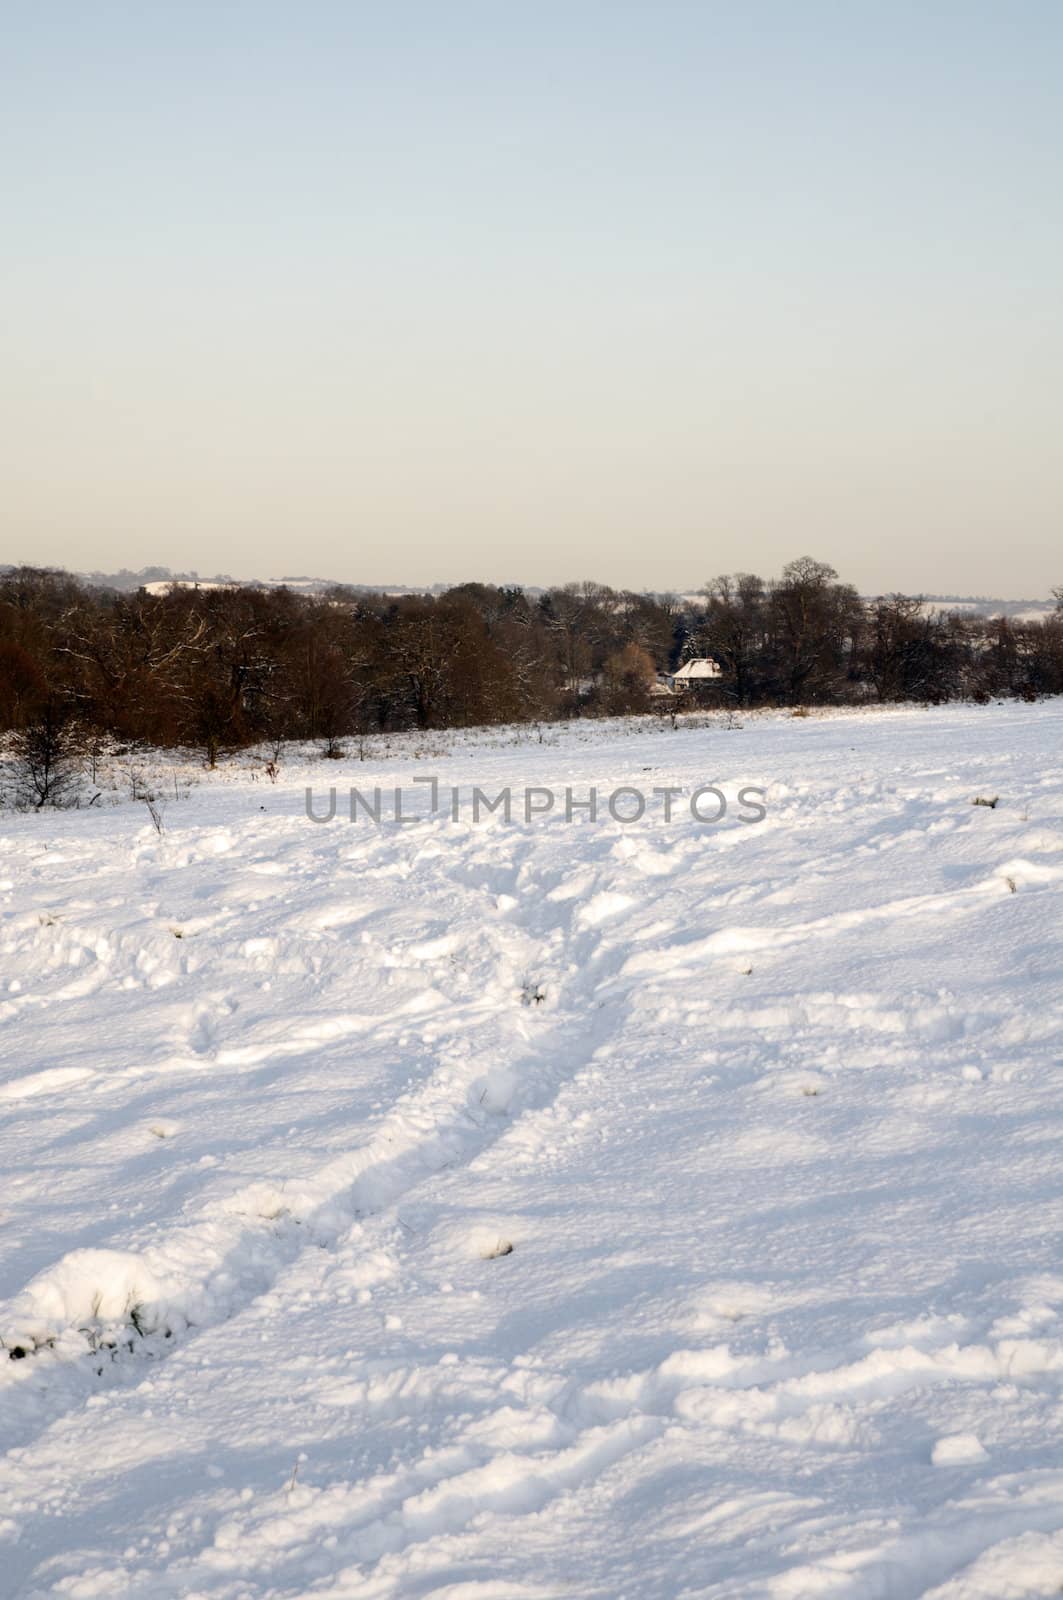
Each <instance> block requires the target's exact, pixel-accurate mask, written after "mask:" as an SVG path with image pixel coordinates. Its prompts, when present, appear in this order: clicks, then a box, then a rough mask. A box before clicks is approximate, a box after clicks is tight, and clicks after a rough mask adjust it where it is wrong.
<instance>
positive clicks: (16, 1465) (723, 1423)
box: [0, 703, 1063, 1600]
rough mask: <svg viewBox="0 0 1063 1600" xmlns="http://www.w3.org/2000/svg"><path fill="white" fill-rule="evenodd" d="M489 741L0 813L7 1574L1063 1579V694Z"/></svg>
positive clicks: (984, 1593) (975, 1593)
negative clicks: (449, 802) (396, 803)
mask: <svg viewBox="0 0 1063 1600" xmlns="http://www.w3.org/2000/svg"><path fill="white" fill-rule="evenodd" d="M448 747H449V750H450V753H449V754H446V755H441V754H438V753H437V754H435V755H432V754H431V753H429V756H428V759H422V760H421V761H414V760H412V759H403V758H402V756H401V754H393V755H392V756H391V757H390V758H389V759H388V760H387V762H386V763H385V764H383V765H380V764H377V762H376V761H375V760H370V761H368V762H367V761H361V762H358V761H354V762H351V763H350V764H345V763H325V762H320V761H318V762H316V763H314V764H313V765H312V766H311V765H303V766H296V765H291V766H288V767H285V768H284V769H283V770H282V772H281V777H280V781H279V782H278V783H277V784H276V785H275V786H274V785H270V784H269V783H268V782H267V781H266V780H265V779H264V778H263V777H262V776H261V775H260V776H258V777H253V776H252V775H251V773H250V772H248V771H246V770H245V769H230V770H229V771H228V772H224V773H220V774H218V775H216V776H211V775H204V776H203V778H202V780H201V782H200V783H199V784H198V786H197V787H196V788H195V789H194V790H193V791H192V792H191V794H190V795H189V797H188V798H187V799H184V800H176V799H175V800H174V801H173V802H172V803H171V804H170V806H169V807H168V808H167V809H166V810H165V811H164V813H163V831H162V833H161V834H160V833H157V832H156V831H155V829H154V827H153V826H152V825H151V823H150V820H149V818H148V816H147V813H146V810H145V808H144V807H143V806H142V805H139V804H134V803H128V804H122V805H116V806H110V807H103V806H95V807H93V809H91V810H89V811H84V810H82V811H79V812H66V813H60V814H51V815H44V814H42V815H10V814H9V815H7V816H4V817H2V818H0V906H2V920H0V1051H2V1053H0V1172H2V1182H0V1337H2V1338H3V1340H4V1342H5V1344H6V1346H7V1349H6V1352H0V1355H2V1359H0V1447H2V1448H3V1450H4V1452H5V1453H4V1455H3V1459H2V1464H0V1593H3V1594H4V1595H5V1596H7V1595H10V1596H41V1595H59V1596H64V1597H68V1600H85V1597H89V1596H122V1597H131V1600H149V1597H150V1600H156V1597H168V1596H180V1597H184V1600H193V1597H202V1600H206V1597H209V1600H250V1597H265V1596H277V1597H280V1596H286V1597H294V1596H330V1597H332V1596H334V1597H340V1596H343V1597H349V1600H384V1597H389V1600H390V1597H403V1600H407V1597H409V1600H414V1597H422V1596H428V1595H435V1596H439V1597H444V1596H445V1597H447V1600H577V1597H579V1600H583V1597H586V1600H591V1597H594V1600H680V1597H685V1600H690V1597H694V1596H706V1597H707V1596H712V1597H725V1596H726V1597H734V1596H765V1597H772V1600H798V1597H804V1596H809V1597H812V1596H816V1597H819V1596H828V1597H845V1600H857V1597H860V1600H865V1597H866V1600H873V1597H883V1600H909V1597H915V1596H919V1595H924V1594H930V1595H933V1596H935V1600H975V1597H977V1600H1005V1597H1019V1596H1033V1595H1038V1596H1040V1595H1045V1596H1047V1595H1050V1594H1058V1593H1059V1592H1060V1589H1061V1586H1063V1250H1061V1243H1063V1154H1061V1139H1063V760H1061V754H1060V752H1061V749H1063V705H1060V704H1058V703H1054V704H1047V705H1042V706H1033V707H1028V706H1005V707H996V706H991V707H986V708H984V709H978V708H958V709H957V708H946V709H943V710H933V711H927V710H915V709H912V710H904V711H899V712H892V713H888V714H870V713H865V714H859V713H852V714H840V715H835V716H831V717H825V718H815V717H812V718H807V719H803V720H796V719H790V718H787V717H782V716H780V717H764V718H759V719H756V720H753V721H748V722H747V723H746V724H745V726H743V727H738V728H732V729H730V730H728V729H725V728H724V726H723V723H722V719H719V720H718V721H717V722H716V723H715V724H714V725H713V726H711V727H709V728H707V729H702V730H700V731H698V730H695V731H690V730H683V731H680V732H672V731H671V730H669V729H664V730H661V731H647V730H646V729H645V728H643V730H642V736H640V737H637V738H635V737H628V736H626V735H625V734H624V733H623V732H622V730H620V729H618V728H616V727H606V728H604V729H602V730H596V731H595V732H593V733H592V734H588V732H587V730H585V729H572V730H563V731H562V732H561V733H556V732H555V731H554V730H551V732H550V737H549V738H548V739H546V740H544V743H543V744H542V745H537V744H534V743H531V744H529V743H523V744H513V745H512V746H509V747H507V746H506V745H505V743H504V741H502V742H500V743H499V744H498V747H494V748H492V747H491V744H490V742H489V741H484V740H480V741H477V740H475V739H469V740H467V741H463V740H461V739H457V740H454V739H451V740H450V741H448ZM428 771H431V772H433V773H436V774H437V775H438V776H439V778H440V780H441V782H442V783H443V784H444V785H450V784H452V783H456V784H460V785H462V786H463V787H464V790H465V792H466V794H467V793H468V790H469V788H470V787H471V786H472V785H473V784H478V785H480V786H481V787H483V788H484V789H486V790H488V791H489V792H490V791H493V790H494V789H496V788H498V787H499V786H500V785H503V784H510V785H512V786H513V787H514V788H515V789H517V790H518V791H519V790H522V789H523V787H524V786H525V785H526V784H531V785H536V786H545V787H552V788H554V789H555V790H557V791H558V792H559V793H560V792H561V791H563V789H564V787H565V785H571V786H572V787H573V788H574V789H575V790H576V792H577V797H578V798H581V797H582V796H583V795H584V793H585V791H586V789H587V788H588V786H589V785H591V784H595V785H597V786H598V788H599V790H600V792H601V793H602V795H603V796H604V795H605V794H608V793H609V792H610V791H611V790H613V789H615V788H617V787H618V786H620V785H622V784H632V785H635V786H639V787H646V788H649V787H652V786H665V785H676V786H684V787H685V788H686V789H687V790H690V789H693V788H695V787H697V786H698V785H700V784H707V783H712V782H717V783H719V784H720V786H721V788H722V789H723V790H724V792H725V793H726V794H727V795H728V797H729V798H732V800H733V797H734V796H735V795H736V794H737V790H738V789H739V788H740V787H741V786H742V785H744V784H749V785H757V786H761V787H763V788H765V789H766V790H767V806H768V816H767V818H766V819H765V820H764V821H762V822H758V823H753V824H749V823H744V822H742V821H740V820H739V813H738V810H737V808H735V807H734V806H732V810H731V812H730V813H729V814H728V816H727V818H726V819H725V820H724V821H723V822H721V823H719V824H718V825H715V826H711V825H698V824H696V823H694V822H693V821H692V820H691V817H690V813H689V809H688V808H687V809H686V810H684V809H683V805H684V804H685V802H680V803H677V807H676V811H675V813H674V815H673V817H672V820H671V822H668V823H666V822H665V821H664V819H663V816H662V815H661V807H660V805H659V804H653V805H651V807H650V808H649V810H648V812H647V815H646V817H645V818H644V819H643V820H642V821H641V822H638V823H634V824H631V825H622V824H619V823H616V822H614V821H612V820H611V819H610V818H609V817H608V816H606V817H605V818H604V820H599V821H597V822H593V823H592V822H590V821H589V820H586V819H584V820H582V821H577V822H573V823H571V824H570V823H566V822H565V820H564V817H563V814H559V810H558V809H555V811H554V812H553V813H551V814H550V815H549V816H544V817H541V818H537V819H534V820H533V821H531V822H530V823H525V822H524V821H523V820H522V819H521V818H520V816H519V806H518V816H516V817H515V818H514V820H513V821H512V823H510V824H507V823H506V822H505V821H504V820H503V818H502V817H501V816H497V817H493V818H491V817H487V818H484V819H482V820H481V821H480V822H479V824H478V825H474V824H473V823H472V821H471V818H470V817H469V816H468V815H467V814H466V815H463V816H462V818H461V820H459V821H458V822H457V823H455V822H453V821H451V820H450V818H449V815H448V813H447V812H446V811H445V810H441V811H440V812H438V813H437V814H436V815H434V816H427V815H422V816H420V817H418V818H417V819H416V820H413V821H409V822H406V823H404V824H400V825H396V824H395V823H394V822H391V821H387V820H385V821H384V822H383V823H382V825H381V826H379V827H377V826H375V825H374V824H373V823H372V822H370V821H368V820H367V819H366V818H365V817H364V816H361V817H360V819H359V821H358V822H357V823H355V824H352V823H350V822H349V821H346V820H344V819H343V810H344V808H343V803H342V795H341V806H340V815H339V816H337V818H336V819H335V820H334V821H333V822H331V823H329V824H327V825H319V824H315V823H314V822H311V821H309V820H308V819H307V817H306V815H305V810H304V787H305V785H306V783H307V782H312V783H313V784H314V786H315V789H316V790H317V793H318V796H319V800H321V799H323V796H324V793H325V790H326V789H327V787H328V785H330V784H332V785H335V786H337V787H338V788H339V789H340V790H341V791H342V790H344V789H345V788H346V787H347V786H348V785H350V784H351V783H355V784H357V785H358V786H359V787H360V788H362V789H363V790H368V789H371V788H372V786H373V785H374V784H375V783H378V782H379V783H382V784H387V785H389V786H390V785H393V784H396V783H397V784H400V785H402V786H404V788H406V790H407V794H409V793H411V792H416V795H417V797H418V800H417V803H418V804H419V805H420V807H421V810H422V812H423V811H424V810H425V807H426V806H427V800H428V793H427V786H425V785H422V786H420V787H418V788H417V789H416V791H414V787H413V785H412V778H413V777H414V776H416V775H424V774H426V773H427V772H428ZM976 796H982V797H984V798H986V799H990V798H993V797H999V804H998V805H997V806H996V807H989V806H974V805H973V804H972V800H973V799H974V798H975V797H976ZM710 809H711V808H710Z"/></svg>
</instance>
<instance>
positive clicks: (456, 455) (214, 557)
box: [0, 0, 1063, 596]
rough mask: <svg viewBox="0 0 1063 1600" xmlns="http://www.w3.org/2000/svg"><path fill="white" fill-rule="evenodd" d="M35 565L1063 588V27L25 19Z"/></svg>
mask: <svg viewBox="0 0 1063 1600" xmlns="http://www.w3.org/2000/svg"><path fill="white" fill-rule="evenodd" d="M0 21H2V31H0V52H2V84H3V90H2V95H0V188H2V193H3V210H2V213H0V215H2V223H0V231H2V250H0V318H2V322H0V438H2V440H3V444H2V446H0V452H2V461H3V468H2V481H0V491H2V502H0V503H2V506H3V511H2V515H3V519H4V525H3V538H2V541H0V560H5V559H6V560H18V559H26V560H37V561H51V562H56V563H62V564H65V565H68V566H74V567H114V566H118V565H128V566H140V565H142V564H145V563H148V562H161V563H165V564H168V565H170V566H173V567H182V568H183V567H195V568H198V569H200V570H201V571H203V572H207V571H215V570H219V569H222V570H229V571H232V572H235V573H239V574H244V575H247V574H250V573H258V574H259V575H262V576H269V575H277V574H279V573H282V572H287V573H293V572H318V573H325V574H329V575H333V576H337V577H341V578H347V579H351V580H353V581H364V582H377V581H382V580H386V579H388V578H394V579H396V580H399V581H406V582H414V581H426V582H431V581H435V580H454V581H457V580H460V579H463V578H469V577H478V578H483V579H487V580H517V581H526V582H529V583H543V582H553V581H561V580H566V579H570V578H580V577H584V576H596V577H599V578H601V579H603V580H604V581H607V582H612V583H616V584H619V585H632V586H636V587H650V588H658V589H659V588H668V587H679V588H689V587H692V586H696V585H697V584H698V583H700V582H701V581H703V580H704V579H705V578H706V577H708V576H709V575H711V574H714V573H716V572H719V571H725V570H731V569H735V568H752V569H754V570H759V571H762V572H765V573H771V572H772V571H774V570H777V568H778V567H779V565H780V564H781V563H782V562H783V561H785V560H786V559H788V558H790V557H791V556H794V555H798V554H801V553H803V552H806V551H808V552H810V553H812V554H815V555H817V556H820V557H821V558H823V559H827V560H830V561H833V562H834V564H835V565H836V566H838V567H839V569H840V570H841V571H842V573H843V575H845V576H847V577H850V578H851V579H852V580H853V581H854V582H856V583H858V584H859V585H860V586H861V587H862V588H864V589H865V590H869V591H874V590H878V589H880V588H895V587H902V588H906V589H909V590H919V589H922V590H931V591H936V590H946V589H947V590H959V591H964V592H991V593H995V594H1001V593H1003V594H1010V595H1017V594H1024V595H1031V596H1032V595H1038V594H1042V593H1045V592H1046V591H1047V589H1048V587H1049V586H1050V585H1051V584H1053V583H1060V582H1063V540H1061V538H1060V521H1061V511H1063V469H1061V465H1060V460H1061V455H1063V452H1061V450H1060V447H1059V441H1060V436H1061V432H1063V430H1061V422H1063V399H1061V396H1063V315H1061V295H1063V226H1061V207H1063V110H1061V94H1060V86H1061V82H1063V3H1060V0H1051V3H1049V0H1006V3H1005V0H1001V3H999V4H988V3H980V0H968V3H962V4H961V3H956V0H948V3H934V0H926V3H922V4H907V3H886V0H883V3H880V4H869V3H862V0H850V3H846V4H842V3H826V0H814V3H812V0H810V3H802V0H793V3H789V4H784V3H772V0H752V3H742V4H726V5H725V4H712V3H705V4H700V5H695V4H680V3H675V0H658V3H650V0H646V3H643V4H626V3H619V4H604V3H581V0H569V3H566V4H558V3H554V0H536V3H534V4H533V3H527V4H521V5H517V4H506V3H503V0H496V3H490V4H489V3H469V0H448V3H444V0H438V3H436V4H421V3H405V4H404V3H397V4H395V3H393V4H386V5H373V6H370V5H363V4H356V3H350V4H339V3H329V0H302V3H296V0H290V3H288V4H283V5H282V4H271V3H242V4H237V3H225V0H214V3H210V4H205V3H198V0H192V3H189V0H181V3H177V0H172V3H168V4H160V3H150V0H149V3H142V4H132V3H110V4H107V3H93V0H78V3H61V4H60V3H53V0H38V3H36V4H34V5H27V4H24V3H23V4H18V5H14V4H6V3H0Z"/></svg>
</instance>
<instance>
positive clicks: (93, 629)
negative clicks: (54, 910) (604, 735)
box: [0, 557, 1063, 764]
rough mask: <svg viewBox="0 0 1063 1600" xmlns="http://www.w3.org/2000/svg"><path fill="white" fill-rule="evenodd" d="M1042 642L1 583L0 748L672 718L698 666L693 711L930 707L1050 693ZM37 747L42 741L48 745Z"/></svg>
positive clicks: (1039, 628)
mask: <svg viewBox="0 0 1063 1600" xmlns="http://www.w3.org/2000/svg"><path fill="white" fill-rule="evenodd" d="M1056 594H1057V600H1058V602H1059V603H1058V605H1057V608H1056V611H1055V612H1054V613H1051V614H1049V615H1048V617H1047V618H1046V620H1045V621H1044V622H1041V623H1018V622H1015V621H1013V620H1006V619H1003V618H994V619H990V618H986V617H982V616H977V615H971V614H969V613H966V614H965V613H962V612H948V611H945V610H941V611H934V610H932V609H931V608H929V607H927V606H926V605H925V604H924V603H922V602H921V601H920V600H919V599H918V598H916V597H910V596H905V595H901V594H893V595H889V596H886V597H884V598H881V599H877V600H872V601H865V600H862V599H861V598H860V596H859V595H858V594H857V592H856V590H855V589H854V588H853V587H852V586H851V585H849V584H846V583H843V582H842V581H841V580H840V579H839V578H838V575H837V573H836V572H835V571H834V569H833V568H832V567H829V566H827V565H825V564H824V563H822V562H818V561H813V560H811V559H810V558H807V557H806V558H802V559H801V560H798V561H794V562H791V563H790V564H789V565H788V566H787V567H786V568H784V570H783V572H782V574H781V576H780V577H778V578H777V579H774V580H771V581H768V580H765V579H763V578H760V577H757V576H755V575H753V574H750V573H738V574H736V575H733V576H725V577H720V578H717V579H715V580H713V581H712V582H711V583H709V584H707V585H706V587H705V589H704V591H703V592H702V593H701V594H700V595H699V596H698V597H697V598H696V599H691V598H689V597H680V598H677V597H670V596H658V595H648V594H638V593H634V592H632V591H630V590H616V589H611V588H608V587H606V586H605V585H603V584H597V583H579V584H567V585H565V586H564V587H560V588H554V589H547V590H545V591H544V592H542V593H536V594H534V595H531V594H528V593H526V592H525V591H524V590H523V589H521V588H497V587H494V586H491V585H488V584H480V583H465V584H459V585H457V586H456V587H454V588H452V589H449V590H447V591H446V592H444V593H443V594H440V595H437V596H433V597H425V596H416V595H403V596H388V595H385V594H376V595H367V594H365V593H363V592H361V591H354V590H349V589H344V588H342V587H335V588H333V589H331V590H329V591H326V592H324V593H322V594H319V595H306V594H304V593H299V592H294V591H291V590H288V589H284V588H276V589H260V588H252V587H240V586H237V585H233V586H231V587H218V588H194V587H178V586H174V587H172V588H171V589H169V590H168V591H165V592H163V593H149V592H147V591H145V590H140V591H138V592H134V593H124V592H119V591H117V590H112V589H107V588H103V587H95V586H92V585H90V584H86V583H82V582H79V581H78V580H77V579H76V578H74V577H72V576H71V575H70V574H68V573H64V572H59V571H53V570H48V569H42V568H36V567H29V566H24V567H19V568H15V569H10V570H9V571H7V572H6V573H5V574H3V575H2V576H0V732H3V733H7V734H11V735H14V736H15V737H16V738H22V739H23V740H25V739H26V738H28V737H30V735H31V734H32V733H33V730H38V734H39V732H40V730H42V729H43V730H45V733H46V734H47V732H48V730H49V729H51V730H66V732H67V736H68V737H72V736H73V730H77V733H78V736H79V737H81V738H83V739H84V738H89V739H91V738H102V737H113V738H115V739H117V740H120V741H126V742H129V743H143V744H147V745H156V746H177V745H183V746H194V747H197V748H199V749H200V750H202V752H203V754H204V757H205V759H206V760H207V762H208V763H210V764H213V763H214V761H215V760H216V759H217V757H218V755H219V753H220V752H221V751H223V750H227V749H235V748H240V747H243V746H247V745H250V744H257V743H260V742H262V741H268V742H270V743H272V744H273V745H274V746H275V747H276V748H279V747H280V745H281V744H282V743H283V742H284V741H287V740H316V741H320V743H321V745H322V747H323V749H324V751H325V752H326V753H327V754H336V753H338V752H339V751H340V750H341V749H342V746H343V743H344V741H345V740H350V739H352V738H355V737H358V736H360V735H361V736H364V735H367V734H370V733H374V732H386V731H398V730H403V729H430V728H444V727H463V726H470V725H473V724H485V723H488V724H489V723H501V722H528V721H536V720H546V719H554V718H565V717H572V716H590V715H617V714H624V713H629V712H643V711H647V710H649V709H651V708H653V707H655V706H657V707H660V706H665V707H667V708H668V709H669V710H672V709H673V708H674V705H675V701H674V700H670V699H669V697H668V696H667V693H664V694H662V692H661V691H662V685H661V683H660V675H662V674H665V673H669V672H672V671H674V670H675V669H676V667H677V666H678V665H680V664H681V663H682V662H683V661H685V660H688V659H690V658H691V657H697V656H706V655H707V656H713V657H715V659H716V660H717V661H718V662H719V664H720V666H721V667H722V669H723V672H722V676H721V677H720V678H718V679H716V680H712V681H709V682H706V683H704V684H701V685H699V686H698V687H697V688H696V690H691V691H688V694H695V693H696V694H697V695H698V696H699V698H700V700H701V702H702V703H706V704H711V705H725V706H734V707H752V706H770V705H786V706H803V705H840V704H847V703H860V702H865V701H867V700H878V701H904V700H911V701H923V702H933V703H940V702H942V701H946V700H951V699H956V698H973V699H975V700H978V699H988V698H990V697H1000V696H1020V697H1023V698H1027V699H1031V698H1036V697H1038V696H1041V695H1048V694H1058V693H1060V692H1063V590H1060V591H1056ZM45 743H47V738H46V739H45Z"/></svg>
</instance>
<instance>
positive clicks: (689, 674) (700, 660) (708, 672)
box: [673, 656, 723, 679]
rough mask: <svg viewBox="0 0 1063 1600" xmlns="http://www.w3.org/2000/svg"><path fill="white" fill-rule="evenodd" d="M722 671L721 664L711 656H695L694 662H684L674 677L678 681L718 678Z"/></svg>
mask: <svg viewBox="0 0 1063 1600" xmlns="http://www.w3.org/2000/svg"><path fill="white" fill-rule="evenodd" d="M722 670H723V669H722V668H721V666H720V663H719V662H718V661H714V660H713V658H712V657H711V656H695V658H694V659H693V660H692V661H684V662H683V665H682V666H681V667H680V668H679V669H678V671H677V672H675V673H674V674H673V676H674V677H675V678H677V679H678V678H682V679H690V678H718V677H719V676H720V674H721V672H722Z"/></svg>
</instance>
